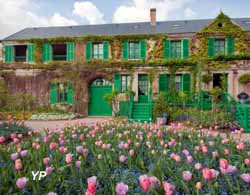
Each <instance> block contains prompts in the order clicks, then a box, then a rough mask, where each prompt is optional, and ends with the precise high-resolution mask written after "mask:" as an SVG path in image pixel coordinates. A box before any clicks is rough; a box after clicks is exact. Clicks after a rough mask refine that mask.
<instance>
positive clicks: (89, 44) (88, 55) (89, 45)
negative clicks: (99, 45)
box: [86, 41, 92, 60]
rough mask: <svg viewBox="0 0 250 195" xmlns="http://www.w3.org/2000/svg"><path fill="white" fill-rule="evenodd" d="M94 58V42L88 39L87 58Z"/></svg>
mask: <svg viewBox="0 0 250 195" xmlns="http://www.w3.org/2000/svg"><path fill="white" fill-rule="evenodd" d="M91 59H92V42H91V41H87V43H86V60H91Z"/></svg>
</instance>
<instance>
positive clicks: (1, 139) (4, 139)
mask: <svg viewBox="0 0 250 195" xmlns="http://www.w3.org/2000/svg"><path fill="white" fill-rule="evenodd" d="M5 141H6V138H5V137H4V136H0V144H2V143H4V142H5Z"/></svg>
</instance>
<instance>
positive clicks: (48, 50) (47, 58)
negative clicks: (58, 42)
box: [43, 43, 52, 63]
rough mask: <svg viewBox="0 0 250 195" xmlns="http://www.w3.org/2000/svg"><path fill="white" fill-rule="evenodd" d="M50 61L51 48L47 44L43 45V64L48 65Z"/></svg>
mask: <svg viewBox="0 0 250 195" xmlns="http://www.w3.org/2000/svg"><path fill="white" fill-rule="evenodd" d="M51 61H52V46H51V45H50V44H49V43H44V44H43V62H44V63H48V62H51Z"/></svg>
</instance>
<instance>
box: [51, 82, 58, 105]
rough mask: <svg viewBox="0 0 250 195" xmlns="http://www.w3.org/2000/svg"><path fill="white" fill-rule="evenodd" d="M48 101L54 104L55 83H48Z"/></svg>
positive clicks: (55, 96) (55, 98)
mask: <svg viewBox="0 0 250 195" xmlns="http://www.w3.org/2000/svg"><path fill="white" fill-rule="evenodd" d="M50 103H51V104H55V103H57V90H56V83H53V82H52V83H50Z"/></svg>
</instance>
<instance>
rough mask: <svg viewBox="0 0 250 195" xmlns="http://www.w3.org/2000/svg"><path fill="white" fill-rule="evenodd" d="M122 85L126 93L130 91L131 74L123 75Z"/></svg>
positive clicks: (123, 91)
mask: <svg viewBox="0 0 250 195" xmlns="http://www.w3.org/2000/svg"><path fill="white" fill-rule="evenodd" d="M121 77H122V79H121V80H122V85H121V92H122V93H125V92H127V91H128V89H129V87H130V81H131V76H129V75H122V76H121Z"/></svg>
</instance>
